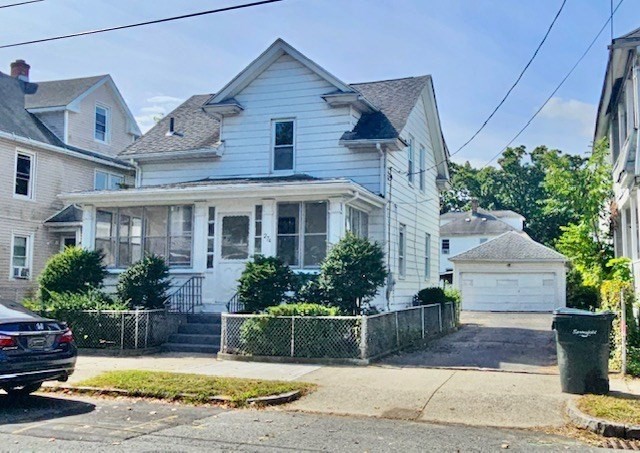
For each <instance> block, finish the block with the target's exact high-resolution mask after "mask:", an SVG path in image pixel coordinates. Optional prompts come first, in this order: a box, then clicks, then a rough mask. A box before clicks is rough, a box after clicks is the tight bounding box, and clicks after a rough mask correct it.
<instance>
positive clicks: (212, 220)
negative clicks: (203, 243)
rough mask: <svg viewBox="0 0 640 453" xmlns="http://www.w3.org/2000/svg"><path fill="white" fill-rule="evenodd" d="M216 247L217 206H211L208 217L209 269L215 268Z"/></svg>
mask: <svg viewBox="0 0 640 453" xmlns="http://www.w3.org/2000/svg"><path fill="white" fill-rule="evenodd" d="M215 249H216V208H214V207H213V206H211V207H210V208H209V217H208V219H207V269H213V259H214V256H215Z"/></svg>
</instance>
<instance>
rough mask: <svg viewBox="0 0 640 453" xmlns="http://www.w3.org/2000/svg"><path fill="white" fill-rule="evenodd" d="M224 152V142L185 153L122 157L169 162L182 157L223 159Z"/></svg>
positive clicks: (143, 154)
mask: <svg viewBox="0 0 640 453" xmlns="http://www.w3.org/2000/svg"><path fill="white" fill-rule="evenodd" d="M223 152H224V142H218V143H217V146H216V147H214V148H196V149H189V150H185V151H168V152H163V151H161V152H155V153H139V154H123V155H122V157H127V158H129V159H131V160H134V161H144V160H147V161H152V160H169V159H173V158H174V157H180V158H184V159H197V158H209V157H221V156H222V154H223Z"/></svg>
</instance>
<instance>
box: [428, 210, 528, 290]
mask: <svg viewBox="0 0 640 453" xmlns="http://www.w3.org/2000/svg"><path fill="white" fill-rule="evenodd" d="M524 221H525V218H524V217H523V216H522V215H520V214H518V213H517V212H514V211H510V210H504V209H503V210H493V211H490V210H487V209H482V208H481V207H479V206H478V200H477V199H473V200H471V210H469V211H462V212H447V213H445V214H442V215H441V216H440V278H441V279H442V280H446V281H448V282H449V283H451V281H452V278H453V263H452V262H451V261H449V258H450V257H452V256H456V255H458V254H460V253H462V252H466V251H467V250H469V249H472V248H473V247H475V246H477V245H480V244H484V243H485V242H487V241H489V240H491V239H493V238H496V237H498V236H500V235H501V234H503V233H506V232H508V231H522V230H523V229H524Z"/></svg>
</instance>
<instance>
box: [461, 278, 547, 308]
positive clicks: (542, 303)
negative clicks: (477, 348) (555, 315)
mask: <svg viewBox="0 0 640 453" xmlns="http://www.w3.org/2000/svg"><path fill="white" fill-rule="evenodd" d="M460 280H461V281H460V290H461V292H462V308H463V309H464V310H480V311H551V310H553V309H554V308H556V307H557V306H558V305H559V303H558V297H557V294H556V293H557V291H556V287H557V285H556V275H555V274H554V273H551V272H549V273H542V272H539V273H524V272H523V273H508V274H506V273H475V272H463V273H462V274H460Z"/></svg>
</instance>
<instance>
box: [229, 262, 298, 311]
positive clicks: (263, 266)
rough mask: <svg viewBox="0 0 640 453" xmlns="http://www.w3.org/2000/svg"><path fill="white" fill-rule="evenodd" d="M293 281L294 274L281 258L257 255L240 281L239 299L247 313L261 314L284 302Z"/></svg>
mask: <svg viewBox="0 0 640 453" xmlns="http://www.w3.org/2000/svg"><path fill="white" fill-rule="evenodd" d="M293 279H294V277H293V272H291V269H290V268H289V266H287V265H286V264H284V263H283V262H282V260H281V259H280V258H277V257H271V256H270V257H266V256H262V255H257V256H255V257H254V259H253V260H252V261H248V262H247V264H246V266H245V268H244V270H243V271H242V275H241V276H240V278H239V279H238V282H239V283H240V286H239V287H238V299H239V300H240V302H241V303H242V304H244V308H245V311H247V312H251V313H255V312H259V311H261V310H264V309H265V308H267V307H270V306H273V305H278V304H280V303H281V302H283V301H284V300H285V294H286V292H287V291H289V290H290V289H291V285H292V282H293Z"/></svg>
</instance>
